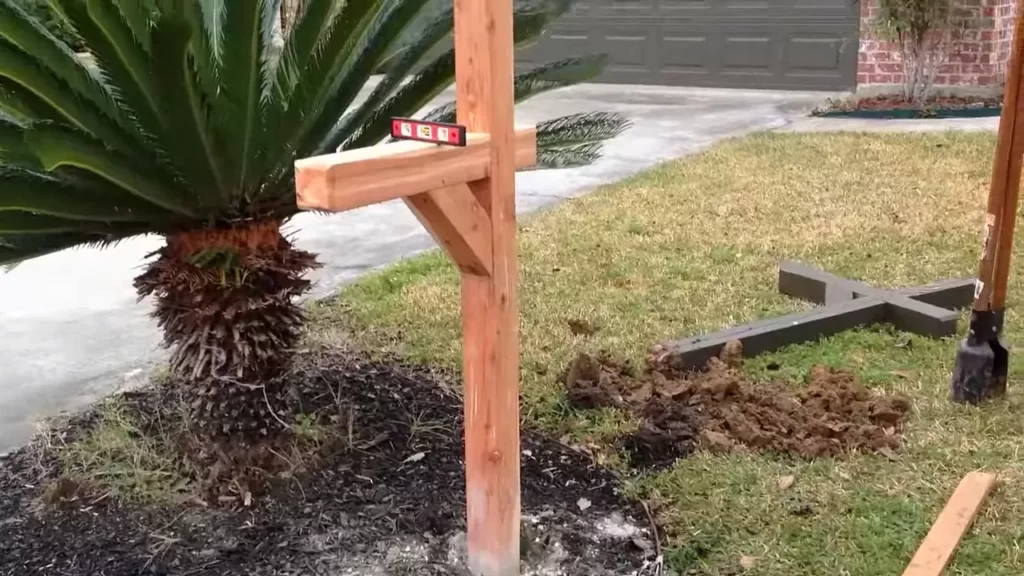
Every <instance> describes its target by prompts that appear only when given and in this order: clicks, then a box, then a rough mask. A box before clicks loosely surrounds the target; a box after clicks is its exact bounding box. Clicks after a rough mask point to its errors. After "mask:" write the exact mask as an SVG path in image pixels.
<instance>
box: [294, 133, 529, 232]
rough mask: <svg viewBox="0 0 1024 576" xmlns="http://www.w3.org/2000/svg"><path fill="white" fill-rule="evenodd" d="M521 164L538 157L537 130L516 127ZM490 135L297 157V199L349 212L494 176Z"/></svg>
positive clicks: (314, 206)
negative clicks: (462, 141)
mask: <svg viewBox="0 0 1024 576" xmlns="http://www.w3.org/2000/svg"><path fill="white" fill-rule="evenodd" d="M515 146H516V149H515V153H516V167H517V168H525V167H528V166H533V165H534V164H536V162H537V130H536V128H535V127H533V126H530V127H524V128H519V129H517V130H516V142H515ZM490 166H491V148H490V136H488V135H487V134H479V133H470V134H468V135H467V137H466V146H465V147H450V146H439V145H437V144H430V143H425V142H414V141H403V142H394V143H390V144H382V145H380V146H372V147H369V148H361V149H358V150H349V151H346V152H339V153H336V154H325V155H323V156H315V157H313V158H305V159H302V160H298V161H297V162H295V187H296V194H297V196H296V199H297V202H298V205H299V208H301V209H304V210H326V211H331V212H344V211H346V210H353V209H355V208H361V207H363V206H369V205H372V204H379V203H381V202H387V201H388V200H394V199H397V198H406V197H409V196H415V195H417V194H421V193H423V192H429V191H431V190H437V189H440V188H446V187H449V186H455V185H458V184H464V183H467V182H474V181H476V180H482V179H484V178H487V177H488V176H489V174H488V171H489V170H490Z"/></svg>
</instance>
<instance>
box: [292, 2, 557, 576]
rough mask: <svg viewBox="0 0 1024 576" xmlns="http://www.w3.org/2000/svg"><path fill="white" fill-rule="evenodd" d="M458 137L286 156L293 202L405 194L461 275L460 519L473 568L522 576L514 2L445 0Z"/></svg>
mask: <svg viewBox="0 0 1024 576" xmlns="http://www.w3.org/2000/svg"><path fill="white" fill-rule="evenodd" d="M454 2H455V82H456V103H457V106H458V122H459V124H462V125H464V126H465V127H466V128H467V131H468V134H467V138H466V146H464V147H454V148H453V147H445V146H438V145H437V144H436V143H429V142H396V143H387V144H381V145H378V146H374V147H371V148H363V149H357V150H347V151H344V152H337V153H334V154H325V155H322V156H316V157H313V158H303V159H301V160H297V161H296V162H295V187H296V202H297V204H298V206H299V207H300V208H302V209H307V210H324V211H331V212H344V211H347V210H353V209H355V208H359V207H362V206H368V205H371V204H377V203H380V202H386V201H388V200H394V199H399V198H400V199H402V200H403V201H404V202H405V203H406V205H407V206H409V208H410V209H411V210H412V212H413V213H414V214H415V215H416V217H417V218H418V219H419V220H420V222H422V223H423V225H424V226H425V227H426V228H427V230H429V231H430V233H431V234H432V235H433V236H434V238H435V239H436V240H437V242H438V244H440V245H441V246H443V247H444V249H445V250H446V251H447V252H448V255H449V256H450V257H451V258H452V260H453V261H455V263H456V264H457V265H458V267H459V270H460V271H461V273H462V330H463V361H464V374H463V376H464V381H465V410H466V429H465V438H466V507H467V513H466V528H467V544H468V547H467V548H468V552H469V558H468V562H469V569H470V571H471V572H472V573H473V575H474V576H514V575H517V574H519V516H520V510H519V506H520V503H519V316H518V311H517V309H516V282H517V276H518V271H517V263H516V198H515V170H516V168H523V167H526V166H533V165H534V164H536V161H537V131H536V128H535V127H533V126H528V127H521V128H519V129H515V128H514V117H513V114H514V111H513V106H514V101H513V100H514V98H513V80H512V75H513V61H512V0H454Z"/></svg>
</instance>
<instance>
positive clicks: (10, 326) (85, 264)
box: [0, 85, 831, 453]
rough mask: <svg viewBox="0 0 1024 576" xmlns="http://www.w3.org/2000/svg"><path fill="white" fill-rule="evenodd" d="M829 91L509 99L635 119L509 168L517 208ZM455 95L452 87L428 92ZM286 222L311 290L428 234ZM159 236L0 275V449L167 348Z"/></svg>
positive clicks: (133, 374) (612, 92)
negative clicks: (603, 141) (579, 164)
mask: <svg viewBox="0 0 1024 576" xmlns="http://www.w3.org/2000/svg"><path fill="white" fill-rule="evenodd" d="M828 96H831V95H830V94H825V93H799V92H764V91H757V92H754V91H735V90H699V89H676V88H661V87H644V86H611V85H582V86H577V87H573V88H569V89H565V90H560V91H558V92H555V93H550V94H546V95H544V96H541V97H538V98H535V99H532V100H530V101H528V102H526V103H524V104H522V105H520V106H519V107H518V109H517V112H516V116H517V122H523V123H526V122H537V121H540V120H544V119H549V118H554V117H558V116H561V115H565V114H572V113H576V112H584V111H598V110H605V111H617V112H621V113H623V114H625V115H626V116H627V117H629V118H630V119H631V120H632V121H633V122H634V127H633V128H632V129H631V130H629V131H628V132H627V133H626V134H624V135H622V136H620V137H619V138H617V139H615V140H614V141H613V142H610V143H609V144H608V146H607V148H606V152H605V156H604V157H603V158H602V160H600V161H599V162H597V163H596V164H594V165H592V166H588V167H585V168H580V169H572V170H559V171H537V172H528V173H521V174H519V175H518V176H517V185H518V208H519V211H520V212H530V211H533V210H536V209H538V208H541V207H544V206H547V205H550V204H552V203H554V202H557V201H559V200H562V199H564V198H569V197H573V196H577V195H580V194H584V193H586V192H588V191H590V190H593V189H594V188H595V187H597V186H599V185H602V184H606V183H610V182H614V181H617V180H620V179H622V178H624V177H627V176H629V175H631V174H634V173H636V172H638V171H641V170H644V169H646V168H649V167H651V166H652V165H654V164H656V163H658V162H660V161H664V160H670V159H673V158H677V157H680V156H684V155H686V154H691V153H693V152H696V151H699V150H702V149H704V148H706V147H708V146H710V145H712V144H714V143H715V142H717V141H719V140H721V139H723V138H729V137H733V136H739V135H742V134H746V133H749V132H752V131H758V130H771V129H777V128H781V127H784V126H786V125H787V124H789V123H790V122H792V121H794V120H795V119H797V118H799V117H801V116H802V115H804V114H806V113H807V112H808V111H809V110H811V109H812V108H813V107H814V106H816V105H820V104H821V103H823V102H824V101H825V99H826V98H827V97H828ZM452 98H453V95H452V93H451V92H449V93H447V94H445V95H442V97H440V98H439V99H438V101H437V102H446V101H449V100H451V99H452ZM288 229H289V230H291V231H294V232H295V234H296V237H297V241H298V245H299V246H300V247H302V248H304V249H307V250H312V251H314V252H317V253H319V254H320V259H321V261H322V262H323V263H324V267H323V269H321V270H319V271H317V273H316V275H315V277H314V279H315V281H316V285H315V289H314V291H313V294H312V296H313V297H322V296H326V295H328V294H330V293H332V292H334V291H336V290H337V289H338V287H339V286H341V285H342V284H344V283H345V282H348V281H350V280H352V279H353V278H356V277H358V276H359V275H360V274H363V273H365V272H366V271H367V270H370V269H373V268H377V267H380V266H384V265H387V264H389V263H392V262H394V261H396V260H398V259H400V258H403V257H407V256H409V255H412V254H415V253H416V252H419V251H422V250H424V249H427V248H430V247H432V246H433V245H434V244H433V241H432V239H431V238H430V236H429V235H428V234H427V233H426V232H425V231H424V230H423V229H422V228H421V227H420V225H419V223H418V222H417V221H416V219H415V218H414V217H413V216H412V215H411V214H410V213H409V211H408V210H407V209H406V208H405V206H404V205H403V204H401V203H399V202H392V203H388V204H382V205H379V206H373V207H368V208H364V209H360V210H356V211H353V212H350V213H346V214H339V215H333V216H315V215H311V214H302V215H300V216H298V217H296V218H295V219H294V220H293V221H292V222H291V223H290V225H289V226H288ZM160 244H161V242H160V239H159V238H155V237H145V238H139V239H134V240H132V241H128V242H124V243H122V244H121V245H119V246H117V247H116V248H112V249H109V250H105V251H97V250H76V251H68V252H64V253H59V254H54V255H50V256H47V257H44V258H40V259H37V260H33V261H30V262H26V263H24V264H22V265H21V266H19V267H17V268H16V269H14V270H13V271H11V272H9V273H7V274H0V349H2V350H3V351H4V355H5V362H4V367H3V369H2V370H0V453H2V452H5V451H7V450H9V449H11V448H13V447H15V446H18V445H20V444H22V443H24V442H25V441H26V440H27V439H28V438H29V437H30V435H31V433H32V431H33V422H34V421H36V420H37V419H39V418H42V417H47V416H52V415H55V414H57V413H59V412H61V411H66V410H77V409H80V408H82V407H84V406H86V405H87V404H88V403H90V402H92V401H94V400H95V399H96V398H98V397H100V396H103V395H106V394H109V393H110V392H112V391H114V390H116V389H117V388H119V387H121V386H125V385H131V384H133V383H136V382H139V381H143V380H144V379H145V376H146V374H147V373H148V370H149V368H150V367H151V366H152V365H153V364H154V363H156V362H159V361H160V360H161V359H163V358H164V357H165V356H164V352H163V351H162V350H161V349H160V348H159V341H160V335H159V333H158V331H157V330H156V327H155V325H154V323H153V322H152V321H151V320H150V319H149V318H148V316H147V314H148V312H149V309H150V308H149V305H148V303H145V302H144V303H141V304H140V303H137V302H136V297H135V293H134V290H133V289H132V278H133V277H134V276H135V275H136V274H137V273H138V272H139V265H140V264H141V262H142V259H143V257H144V256H145V255H146V254H147V253H148V252H150V251H152V250H155V249H156V248H158V247H159V246H160Z"/></svg>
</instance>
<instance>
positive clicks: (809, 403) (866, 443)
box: [562, 342, 910, 468]
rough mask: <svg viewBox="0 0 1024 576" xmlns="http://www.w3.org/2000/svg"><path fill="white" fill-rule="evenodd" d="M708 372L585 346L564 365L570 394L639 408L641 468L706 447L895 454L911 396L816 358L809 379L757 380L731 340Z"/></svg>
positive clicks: (633, 457)
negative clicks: (593, 351)
mask: <svg viewBox="0 0 1024 576" xmlns="http://www.w3.org/2000/svg"><path fill="white" fill-rule="evenodd" d="M731 344H732V345H731V346H728V347H726V349H725V350H724V351H723V357H722V359H719V358H713V359H712V360H711V361H710V362H709V363H708V365H707V367H706V369H705V370H703V371H696V372H691V373H687V374H680V373H677V372H674V371H672V370H671V369H669V368H666V367H663V366H659V364H658V363H657V362H651V365H650V366H649V367H648V368H647V369H646V370H644V371H642V372H641V371H639V370H637V369H636V367H634V366H632V365H631V364H630V363H629V362H626V361H622V360H618V359H615V358H612V357H611V356H610V355H608V354H606V353H602V354H601V355H599V356H598V357H593V356H590V355H587V354H580V355H578V356H577V357H576V358H575V359H574V360H573V361H572V362H571V363H570V365H569V367H568V368H567V369H566V370H565V371H564V372H563V374H562V381H563V383H564V384H565V387H566V391H567V395H568V400H569V403H570V404H571V405H572V406H574V407H576V408H581V409H590V408H601V407H616V408H622V409H626V410H629V411H630V412H632V413H633V414H635V415H636V416H638V417H639V420H640V422H641V424H640V428H639V429H638V430H636V431H635V432H631V433H628V434H626V435H624V436H622V437H621V438H620V443H621V445H622V447H623V448H624V449H625V450H626V451H627V452H628V453H629V455H630V464H631V465H632V466H634V467H637V468H663V467H666V466H670V465H672V463H673V462H675V460H676V459H678V458H683V457H686V456H688V455H689V454H690V453H691V452H693V451H694V450H695V449H697V448H705V449H707V450H710V451H712V452H733V451H753V452H759V453H777V454H788V455H792V456H796V457H799V458H805V459H812V458H819V457H838V456H842V455H844V454H847V453H849V452H853V451H865V452H877V453H881V454H883V455H886V456H889V457H894V456H895V452H896V451H897V450H899V448H900V430H901V425H902V421H903V417H904V416H905V414H906V413H907V412H908V410H909V409H910V403H909V401H908V400H907V399H906V398H904V397H902V396H899V395H895V394H888V395H887V394H878V393H875V392H873V391H871V390H869V389H867V388H865V387H864V386H863V385H861V384H860V383H859V382H858V381H857V379H856V377H855V376H854V375H853V374H852V373H851V372H849V371H845V370H837V369H832V368H827V367H824V366H815V367H814V368H812V369H811V371H810V374H809V376H808V382H807V386H806V387H804V388H802V389H800V390H797V391H793V390H792V389H791V388H790V387H787V386H785V385H783V384H781V383H754V382H750V381H747V380H746V379H744V377H743V375H742V374H741V372H740V370H739V362H740V354H741V349H740V348H739V347H738V345H739V343H738V342H735V343H731Z"/></svg>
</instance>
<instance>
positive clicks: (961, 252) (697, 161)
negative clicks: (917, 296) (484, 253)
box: [311, 133, 1024, 576]
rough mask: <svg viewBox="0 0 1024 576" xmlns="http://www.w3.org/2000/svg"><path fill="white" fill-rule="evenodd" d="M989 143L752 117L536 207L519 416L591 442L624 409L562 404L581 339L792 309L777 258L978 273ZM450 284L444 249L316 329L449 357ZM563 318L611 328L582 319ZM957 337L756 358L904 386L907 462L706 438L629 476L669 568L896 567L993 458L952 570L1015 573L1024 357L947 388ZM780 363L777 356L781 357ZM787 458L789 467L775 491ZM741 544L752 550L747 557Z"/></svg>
mask: <svg viewBox="0 0 1024 576" xmlns="http://www.w3.org/2000/svg"><path fill="white" fill-rule="evenodd" d="M994 142H995V136H994V135H993V134H954V133H950V134H933V135H898V134H894V135H859V134H841V135H831V134H823V135H822V134H818V135H781V134H761V135H755V136H753V137H749V138H745V139H742V140H734V141H729V142H726V143H724V144H722V145H720V146H718V147H716V148H714V149H712V150H710V151H708V152H706V153H704V154H701V155H699V156H696V157H693V158H689V159H685V160H681V161H677V162H672V163H668V164H665V165H662V166H659V167H657V168H655V169H653V170H650V171H648V172H646V173H643V174H641V175H638V176H636V177H634V178H631V179H629V180H626V181H623V182H620V183H618V184H615V185H613V186H608V187H605V188H603V189H601V190H599V191H598V192H596V193H594V194H592V195H589V196H587V197H584V198H581V199H577V200H573V201H569V202H566V203H564V204H562V205H560V206H558V207H556V208H554V209H552V210H550V211H547V212H544V213H542V214H538V215H536V216H534V217H531V218H529V219H526V220H524V221H523V222H522V223H521V226H520V229H521V235H520V238H519V242H520V255H521V262H520V266H521V284H520V298H521V303H520V310H521V329H522V331H521V333H522V402H523V417H524V419H525V421H526V423H527V424H528V425H531V426H535V427H539V428H541V429H543V430H545V431H548V432H550V433H552V434H554V435H556V436H559V437H562V438H566V439H567V440H569V441H573V442H586V443H593V444H598V445H600V444H601V443H602V441H604V440H606V439H607V438H608V437H609V435H610V434H612V433H615V432H616V431H618V430H619V429H621V428H622V427H628V426H631V425H633V423H632V422H631V421H630V419H629V418H627V417H626V416H624V415H622V414H617V413H612V412H603V413H599V414H598V415H596V416H595V415H594V413H577V412H574V411H573V410H571V409H569V408H568V407H567V405H566V403H565V400H564V393H563V391H562V388H561V386H560V384H558V382H557V380H556V378H557V375H558V373H559V372H560V371H561V370H562V369H563V367H564V366H565V365H566V363H567V362H568V361H569V360H570V358H571V357H572V356H573V354H575V353H576V352H579V351H597V350H600V349H607V350H611V351H614V352H617V353H621V354H624V355H626V356H628V357H632V358H634V359H637V360H642V359H643V358H644V356H645V355H646V352H647V350H648V348H649V347H650V346H651V345H653V344H655V343H657V342H659V341H663V340H665V339H669V338H676V337H683V336H689V335H693V334H696V333H699V332H704V331H711V330H716V329H719V328H723V327H727V326H730V325H733V324H736V323H742V322H746V321H749V320H752V319H755V318H758V317H763V316H767V315H776V314H782V313H787V312H791V311H794V310H799V309H802V308H804V307H805V306H807V305H806V304H804V303H802V302H799V301H796V300H793V299H790V298H787V297H785V296H781V295H779V294H778V293H777V288H776V279H777V266H778V262H779V261H780V260H782V259H795V260H799V261H802V262H805V263H808V264H811V265H817V266H819V267H822V268H824V269H826V270H828V271H831V272H833V273H836V274H839V275H843V276H848V277H854V278H859V279H862V280H865V281H867V282H870V283H872V284H875V285H878V286H891V287H897V286H903V285H916V284H922V283H928V282H931V281H934V280H938V279H942V278H949V277H970V276H972V275H973V274H974V273H975V270H976V261H977V258H978V250H979V241H980V233H981V225H982V222H983V209H984V205H985V196H986V194H987V191H988V181H989V177H990V171H991V164H992V157H993V151H994V150H993V149H994ZM1020 270H1021V268H1020V267H1017V268H1016V269H1015V270H1014V272H1015V273H1014V275H1013V276H1012V277H1011V286H1010V302H1009V303H1008V306H1009V308H1010V310H1009V312H1008V315H1007V324H1008V325H1007V329H1006V332H1007V334H1008V336H1009V339H1010V343H1011V344H1015V343H1017V342H1018V340H1019V339H1020V338H1021V337H1022V335H1024V323H1022V320H1021V316H1020V314H1019V313H1018V312H1017V308H1018V303H1019V302H1020V295H1021V294H1022V291H1024V282H1022V280H1024V273H1021V272H1020ZM458 290H459V287H458V276H457V274H456V272H455V270H454V269H453V267H452V266H450V265H449V264H448V262H447V260H446V258H445V257H444V255H443V254H440V253H437V252H434V253H429V254H426V255H424V256H421V257H417V258H412V259H409V260H406V261H404V262H402V263H400V264H398V265H395V266H393V267H390V268H387V269H385V270H383V271H381V272H379V273H376V274H373V275H372V276H370V277H367V278H365V279H364V280H362V281H360V282H358V283H356V284H354V285H352V286H351V287H350V288H348V289H347V290H345V291H344V292H343V293H342V294H341V295H340V296H339V297H337V298H335V299H332V300H329V301H325V302H322V303H320V305H319V306H317V307H316V309H315V311H314V313H313V320H314V321H313V325H312V327H311V337H312V338H313V339H315V340H319V341H321V342H324V343H328V344H330V343H332V342H339V341H341V340H342V338H339V337H338V336H339V335H340V334H353V335H354V338H355V341H356V342H357V344H358V345H359V346H361V347H366V348H367V349H373V350H381V351H386V352H395V353H398V354H401V355H403V356H405V357H406V358H409V359H412V360H414V361H416V362H423V363H431V364H437V365H443V366H450V367H458V365H459V361H460V346H461V344H460V338H461V337H460V323H459V297H458ZM570 319H584V320H587V321H589V322H592V323H594V324H596V325H598V326H599V327H600V330H599V331H598V332H597V333H596V334H594V335H592V336H589V337H585V336H574V335H573V334H572V333H571V332H570V330H569V328H568V326H567V321H568V320H570ZM955 347H956V339H948V340H945V341H934V340H929V339H926V338H922V337H918V336H911V335H908V334H901V333H897V332H894V331H891V330H886V329H878V330H874V329H872V330H862V331H853V332H847V333H844V334H841V335H839V336H837V337H835V338H832V339H829V340H827V341H823V342H820V343H815V344H809V345H802V346H794V347H791V348H789V349H786V350H783V351H781V352H778V353H774V354H769V355H766V356H762V357H758V358H753V359H750V360H749V361H747V363H746V366H745V368H744V370H745V371H746V372H747V373H748V374H749V375H750V376H751V377H752V378H757V379H766V378H769V377H772V378H776V379H778V378H783V379H785V380H787V381H788V382H789V383H791V385H792V386H794V387H798V386H801V384H802V378H803V376H804V375H805V374H806V373H807V370H808V369H809V368H810V366H811V365H813V364H816V363H824V364H829V365H833V366H837V367H846V368H850V369H853V370H854V371H856V372H857V373H858V374H859V375H860V377H861V378H862V379H863V380H864V381H865V382H866V383H867V384H868V385H870V386H872V387H877V388H881V389H885V390H891V391H899V392H902V393H904V394H906V395H908V396H909V397H910V398H912V400H913V402H914V409H913V413H912V415H911V416H910V421H909V422H908V424H907V426H906V429H905V434H906V443H905V449H904V450H903V451H902V452H901V453H900V455H899V458H898V459H896V460H890V459H887V458H885V457H882V456H877V455H861V456H854V457H850V458H847V459H843V460H836V461H833V460H819V461H815V462H802V461H794V460H790V459H783V458H774V457H763V456H749V455H747V456H737V455H729V456H712V455H707V454H697V455H695V456H693V457H690V458H688V459H686V460H682V461H679V462H678V463H677V465H676V466H675V467H674V469H672V470H670V471H667V472H664V473H660V474H652V475H646V476H640V477H631V478H630V479H629V480H628V481H627V485H626V489H627V490H628V491H630V492H632V493H634V494H637V495H640V496H642V497H644V498H647V499H650V500H652V501H654V502H656V503H658V504H660V505H661V507H660V516H661V520H662V521H663V522H664V524H665V529H666V532H667V533H668V534H667V536H668V539H669V546H670V549H668V550H666V555H667V557H668V560H669V561H670V565H672V566H673V567H674V568H676V569H677V570H678V571H679V572H680V573H688V572H687V571H691V572H690V573H694V574H714V575H725V574H737V573H744V574H751V575H777V576H797V575H808V576H811V575H813V576H821V575H826V574H827V575H858V576H877V575H880V574H899V573H901V572H902V570H903V569H904V567H905V566H906V563H907V562H908V561H909V558H910V556H911V555H912V553H913V551H914V550H915V549H916V547H917V544H918V543H919V542H920V540H921V539H922V538H923V537H924V535H925V533H926V532H927V530H928V528H929V526H930V524H931V523H932V521H933V520H934V518H935V516H936V515H937V513H938V511H939V510H940V509H941V507H942V506H943V504H944V503H945V501H946V499H947V498H948V497H949V495H950V494H951V493H952V491H953V489H954V488H955V486H956V484H957V483H958V482H959V480H960V479H961V477H962V476H963V475H964V474H965V473H967V472H969V471H971V470H974V469H979V468H983V469H988V470H993V471H998V472H999V474H1000V478H1001V482H1000V485H999V486H998V487H997V489H996V491H995V493H994V494H993V495H992V496H991V497H990V499H989V500H988V501H987V503H986V506H985V508H984V509H983V512H982V514H981V516H980V517H979V520H978V523H977V525H976V527H975V529H974V530H973V531H972V532H971V533H970V534H969V535H968V537H967V538H966V539H965V542H964V543H963V546H962V548H961V550H960V552H959V554H958V555H957V557H956V559H955V561H954V564H953V567H952V568H951V570H950V571H949V573H950V574H971V575H980V574H984V575H989V574H991V575H1004V574H1005V575H1019V574H1021V573H1024V558H1022V552H1021V544H1022V539H1024V495H1022V492H1021V477H1022V472H1024V461H1022V460H1021V459H1020V458H1019V457H1018V447H1019V446H1021V444H1022V442H1024V421H1022V414H1021V402H1020V398H1021V390H1020V387H1019V383H1020V381H1021V378H1020V376H1021V373H1022V372H1021V369H1020V364H1019V363H1018V364H1015V365H1014V366H1013V368H1011V370H1012V374H1011V382H1010V399H1009V400H1008V401H1005V402H999V403H996V404H994V405H991V406H988V407H985V408H982V409H978V408H967V407H962V406H959V405H954V404H951V403H950V402H949V401H948V400H947V394H948V380H949V373H950V370H951V367H952V363H953V360H954V351H955ZM770 362H774V363H778V364H780V365H781V367H782V369H781V370H779V371H775V372H769V371H768V370H767V368H766V367H767V365H768V363H770ZM609 450H610V449H609ZM604 456H606V457H607V459H608V460H609V462H611V463H612V464H614V463H615V461H616V458H615V455H614V454H613V453H609V452H608V451H606V453H605V454H604ZM790 475H792V476H794V477H795V482H794V483H793V485H792V487H789V488H788V489H786V490H781V489H780V488H779V479H780V478H781V477H784V476H790ZM741 556H752V557H756V558H757V559H758V560H757V562H756V563H755V564H754V566H753V567H752V568H741V567H740V564H739V559H740V557H741ZM748 564H749V563H748Z"/></svg>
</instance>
